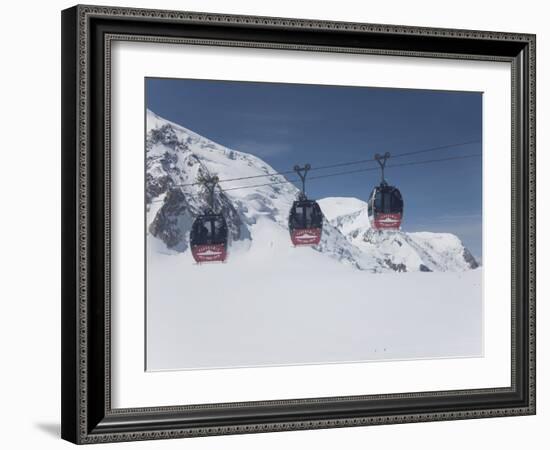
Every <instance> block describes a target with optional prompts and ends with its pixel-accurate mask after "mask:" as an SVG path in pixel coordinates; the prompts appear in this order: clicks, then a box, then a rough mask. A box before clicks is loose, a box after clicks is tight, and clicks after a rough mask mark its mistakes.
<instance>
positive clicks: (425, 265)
mask: <svg viewBox="0 0 550 450" xmlns="http://www.w3.org/2000/svg"><path fill="white" fill-rule="evenodd" d="M146 148H147V156H146V192H145V196H146V202H147V223H148V231H149V236H148V246H149V249H155V250H156V251H159V252H162V253H168V254H180V253H184V252H187V250H188V245H189V244H188V240H189V231H190V228H191V224H192V221H193V219H194V218H195V217H196V216H197V215H198V214H199V213H200V212H201V211H203V210H204V209H205V208H206V206H207V203H206V195H205V192H202V189H201V188H200V186H198V185H196V184H193V183H195V181H196V180H197V177H199V176H201V175H208V174H210V175H213V174H216V175H218V176H219V178H220V180H227V179H233V180H234V181H229V182H223V183H222V184H221V188H222V191H221V192H218V194H217V195H216V200H215V202H216V208H217V209H218V210H221V211H222V212H223V214H224V215H225V218H226V221H227V223H228V226H229V230H230V246H229V258H230V259H231V258H238V257H245V255H246V257H251V255H254V254H256V255H262V254H263V253H262V251H261V249H263V248H264V247H265V246H266V245H269V249H270V250H269V251H270V252H278V255H286V254H287V252H288V249H289V247H290V245H291V244H290V240H289V238H288V232H287V229H288V228H287V227H288V225H287V220H288V211H289V209H290V207H291V205H292V202H293V201H294V200H295V198H296V196H297V194H298V189H297V188H296V187H295V186H294V185H292V184H290V183H288V182H286V179H285V178H284V177H283V176H282V175H269V176H266V174H271V173H274V172H275V170H274V169H273V168H272V167H270V166H269V165H268V164H266V163H265V162H264V161H262V160H261V159H259V158H257V157H255V156H253V155H250V154H248V153H243V152H239V151H236V150H231V149H228V148H226V147H223V146H221V145H219V144H217V143H215V142H213V141H211V140H209V139H207V138H205V137H202V136H200V135H198V134H196V133H194V132H192V131H190V130H188V129H186V128H184V127H182V126H180V125H178V124H175V123H172V122H170V121H167V120H165V119H163V118H161V117H159V116H158V115H156V114H154V113H153V112H151V111H147V143H146ZM237 178H238V180H235V179H237ZM243 187H248V188H245V189H241V188H243ZM237 188H239V189H237ZM319 204H320V205H321V209H322V210H323V214H324V216H325V221H324V225H323V235H322V239H321V243H320V244H319V245H318V246H316V247H314V248H300V249H296V252H295V253H293V256H291V257H300V256H295V255H300V254H302V255H303V254H304V253H307V254H308V258H309V257H310V252H314V255H316V256H315V257H316V258H327V257H328V258H331V259H333V260H334V259H335V260H337V261H339V262H341V263H343V264H346V265H350V266H353V267H356V268H358V269H361V270H367V271H370V272H393V271H399V272H402V271H407V272H414V271H463V270H467V269H470V268H475V267H477V263H476V262H475V260H474V258H473V257H472V256H471V254H470V253H469V252H468V250H467V249H466V248H465V247H464V246H463V245H462V243H461V242H460V240H459V239H458V238H457V237H456V236H454V235H451V234H442V233H405V232H388V231H384V232H377V231H374V230H372V229H370V225H369V222H368V218H367V213H366V203H365V202H363V201H361V200H359V199H356V198H326V199H323V200H320V202H319ZM262 246H263V247H262ZM253 250H255V251H253ZM260 257H261V256H258V258H260Z"/></svg>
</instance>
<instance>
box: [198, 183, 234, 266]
mask: <svg viewBox="0 0 550 450" xmlns="http://www.w3.org/2000/svg"><path fill="white" fill-rule="evenodd" d="M218 181H219V180H218V177H216V176H214V177H211V176H208V177H203V178H201V180H200V183H201V184H203V185H204V187H205V188H206V190H207V193H208V204H209V208H208V209H207V211H206V212H205V213H203V214H200V215H199V216H197V218H196V219H195V220H194V222H193V225H192V226H191V233H190V235H189V241H190V245H191V254H192V255H193V258H194V259H195V261H196V262H197V263H204V262H224V261H225V259H226V258H227V234H228V233H227V223H226V221H225V218H224V216H223V215H222V214H220V213H216V212H215V211H214V189H215V188H216V185H217V184H218Z"/></svg>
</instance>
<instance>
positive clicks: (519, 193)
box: [62, 6, 535, 444]
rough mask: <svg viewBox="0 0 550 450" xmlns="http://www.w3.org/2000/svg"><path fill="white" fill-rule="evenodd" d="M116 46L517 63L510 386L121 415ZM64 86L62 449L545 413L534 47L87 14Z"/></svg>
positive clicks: (509, 38) (406, 32)
mask: <svg viewBox="0 0 550 450" xmlns="http://www.w3.org/2000/svg"><path fill="white" fill-rule="evenodd" d="M117 40H123V41H124V40H128V41H144V42H158V43H178V42H185V43H187V44H196V45H217V46H241V47H253V48H263V49H266V51H267V50H268V49H291V50H303V51H312V50H313V51H317V52H319V51H320V52H337V53H338V52H340V53H363V54H379V55H398V56H409V57H414V58H423V57H430V58H448V59H457V60H461V59H474V60H486V61H506V62H509V63H511V66H512V93H511V95H512V117H511V124H512V142H511V145H512V159H513V160H512V169H513V170H512V173H511V178H512V192H511V196H512V211H511V212H510V213H511V223H512V314H511V317H512V324H511V325H512V340H511V343H510V352H511V360H512V373H511V380H512V383H511V386H509V387H495V388H490V389H475V390H459V391H433V392H422V393H403V394H388V395H365V396H353V397H343V396H340V395H339V394H338V393H337V392H335V393H334V396H333V397H327V398H314V399H288V400H278V401H260V400H261V399H258V401H255V402H247V403H226V404H223V403H220V404H213V405H208V406H206V405H182V406H172V407H150V408H137V409H131V410H130V409H113V408H112V407H111V383H110V374H111V372H110V371H111V354H110V332H111V328H110V327H111V323H110V308H111V304H110V283H111V280H110V245H111V236H110V212H111V205H110V182H111V178H110V177H111V173H110V116H109V112H110V103H109V102H110V48H111V47H110V46H111V43H112V42H113V41H117ZM62 85H63V87H62V109H63V112H62V122H63V124H62V437H63V438H64V439H66V440H69V441H71V442H74V443H78V444H84V443H99V442H111V441H132V440H143V439H167V438H176V437H193V436H207V435H219V434H237V433H252V432H270V431H286V430H299V429H313V428H329V427H347V426H362V425H375V424H390V423H403V422H423V421H439V420H453V419H469V418H485V417H495V416H511V415H529V414H535V36H534V35H530V34H514V33H501V32H486V31H470V30H450V29H435V28H418V27H405V26H394V25H376V24H364V23H345V22H329V21H316V20H302V19H284V18H269V17H251V16H231V15H216V14H204V13H191V12H177V11H156V10H144V9H126V8H114V7H113V8H112V7H98V6H75V7H73V8H70V9H67V10H65V11H63V12H62ZM493 170H498V169H496V168H495V169H493Z"/></svg>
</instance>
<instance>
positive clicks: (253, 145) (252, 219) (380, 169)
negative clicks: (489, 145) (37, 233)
mask: <svg viewBox="0 0 550 450" xmlns="http://www.w3.org/2000/svg"><path fill="white" fill-rule="evenodd" d="M144 89H145V105H144V120H145V136H144V145H143V149H139V148H136V149H135V151H136V152H139V151H143V152H144V155H143V157H144V159H145V174H144V239H145V243H146V245H145V252H146V255H145V259H146V264H145V270H146V277H145V299H144V301H145V324H144V326H145V369H146V371H147V372H155V371H176V370H199V369H222V368H243V367H250V368H253V367H266V366H290V365H310V364H337V363H363V362H364V363H368V362H369V361H378V362H380V361H392V360H394V361H395V360H418V359H438V358H480V357H483V355H484V339H483V329H484V303H483V302H484V297H483V154H484V153H483V133H482V131H483V93H482V92H469V91H445V90H428V89H426V90H424V89H404V88H397V87H396V88H388V87H383V88H382V87H376V86H340V85H316V84H291V83H275V82H251V81H239V80H208V79H176V78H157V77H146V78H145V80H144Z"/></svg>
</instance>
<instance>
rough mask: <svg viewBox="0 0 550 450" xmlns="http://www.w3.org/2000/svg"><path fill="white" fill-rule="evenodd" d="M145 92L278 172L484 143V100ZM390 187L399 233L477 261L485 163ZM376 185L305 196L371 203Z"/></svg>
mask: <svg viewBox="0 0 550 450" xmlns="http://www.w3.org/2000/svg"><path fill="white" fill-rule="evenodd" d="M145 83H146V101H147V108H149V109H151V110H152V111H154V112H155V113H157V114H159V115H160V116H162V117H164V118H166V119H168V120H171V121H173V122H176V123H179V124H181V125H183V126H184V127H186V128H189V129H191V130H193V131H195V132H196V133H199V134H201V135H203V136H205V137H207V138H209V139H211V140H213V141H215V142H218V143H220V144H222V145H224V146H227V147H229V148H233V149H235V150H240V151H244V152H249V153H253V154H254V155H256V156H258V157H260V158H262V159H263V160H265V161H266V162H267V163H268V164H270V165H271V166H272V167H273V168H274V169H275V170H277V171H287V170H290V169H292V167H293V166H294V165H295V164H304V163H310V164H311V165H312V166H313V167H315V166H321V165H330V164H336V163H339V162H347V161H356V160H362V159H368V158H370V157H372V156H373V155H374V153H376V152H379V153H380V152H386V151H388V152H391V153H395V154H399V153H405V152H411V151H416V150H422V149H426V148H431V147H436V146H444V145H448V144H455V143H461V142H468V141H476V140H478V141H481V137H482V94H481V93H479V92H450V91H431V90H412V89H388V88H370V87H360V88H358V87H343V86H317V85H303V84H302V85H300V84H280V83H250V82H231V81H209V80H174V79H159V78H147V79H146V82H145ZM473 153H481V143H473V144H467V145H463V146H460V147H454V148H449V149H446V150H439V151H434V152H430V153H426V154H420V155H413V156H410V157H403V158H399V159H396V160H395V161H393V162H392V161H391V160H390V161H389V162H388V166H389V165H391V164H392V163H393V164H398V163H399V164H401V163H405V162H415V161H424V160H429V159H436V158H437V159H440V158H446V157H451V156H459V155H468V154H473ZM368 166H369V164H367V165H364V166H358V167H351V168H352V169H354V168H362V167H368ZM336 170H338V171H339V170H342V169H333V170H332V171H336ZM343 170H347V168H344V169H343ZM329 172H330V171H325V172H322V173H329ZM317 174H321V172H316V173H315V175H317ZM312 175H313V173H312ZM386 179H387V181H388V182H389V183H390V184H393V185H396V186H398V187H399V189H400V190H401V193H402V194H403V198H404V200H405V218H404V221H403V225H402V228H403V230H405V231H435V232H450V233H454V234H456V235H458V236H459V237H460V238H461V239H462V240H463V242H464V243H465V244H466V246H467V247H468V248H469V249H470V250H471V251H472V253H473V254H474V255H475V256H476V257H478V258H481V255H482V252H481V209H482V165H481V158H469V159H463V160H454V161H447V162H440V163H434V164H426V165H415V166H408V167H395V168H393V169H392V168H388V169H387V170H386ZM378 182H379V174H378V173H377V172H374V171H372V172H365V173H358V174H353V175H348V176H341V177H331V178H326V179H320V180H312V181H311V182H310V183H308V186H307V191H308V196H309V197H312V198H318V199H319V198H323V197H329V196H341V197H346V196H352V197H357V198H360V199H363V200H365V201H366V200H367V199H368V196H369V193H370V191H371V189H372V188H373V187H374V185H375V184H377V183H378Z"/></svg>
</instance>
